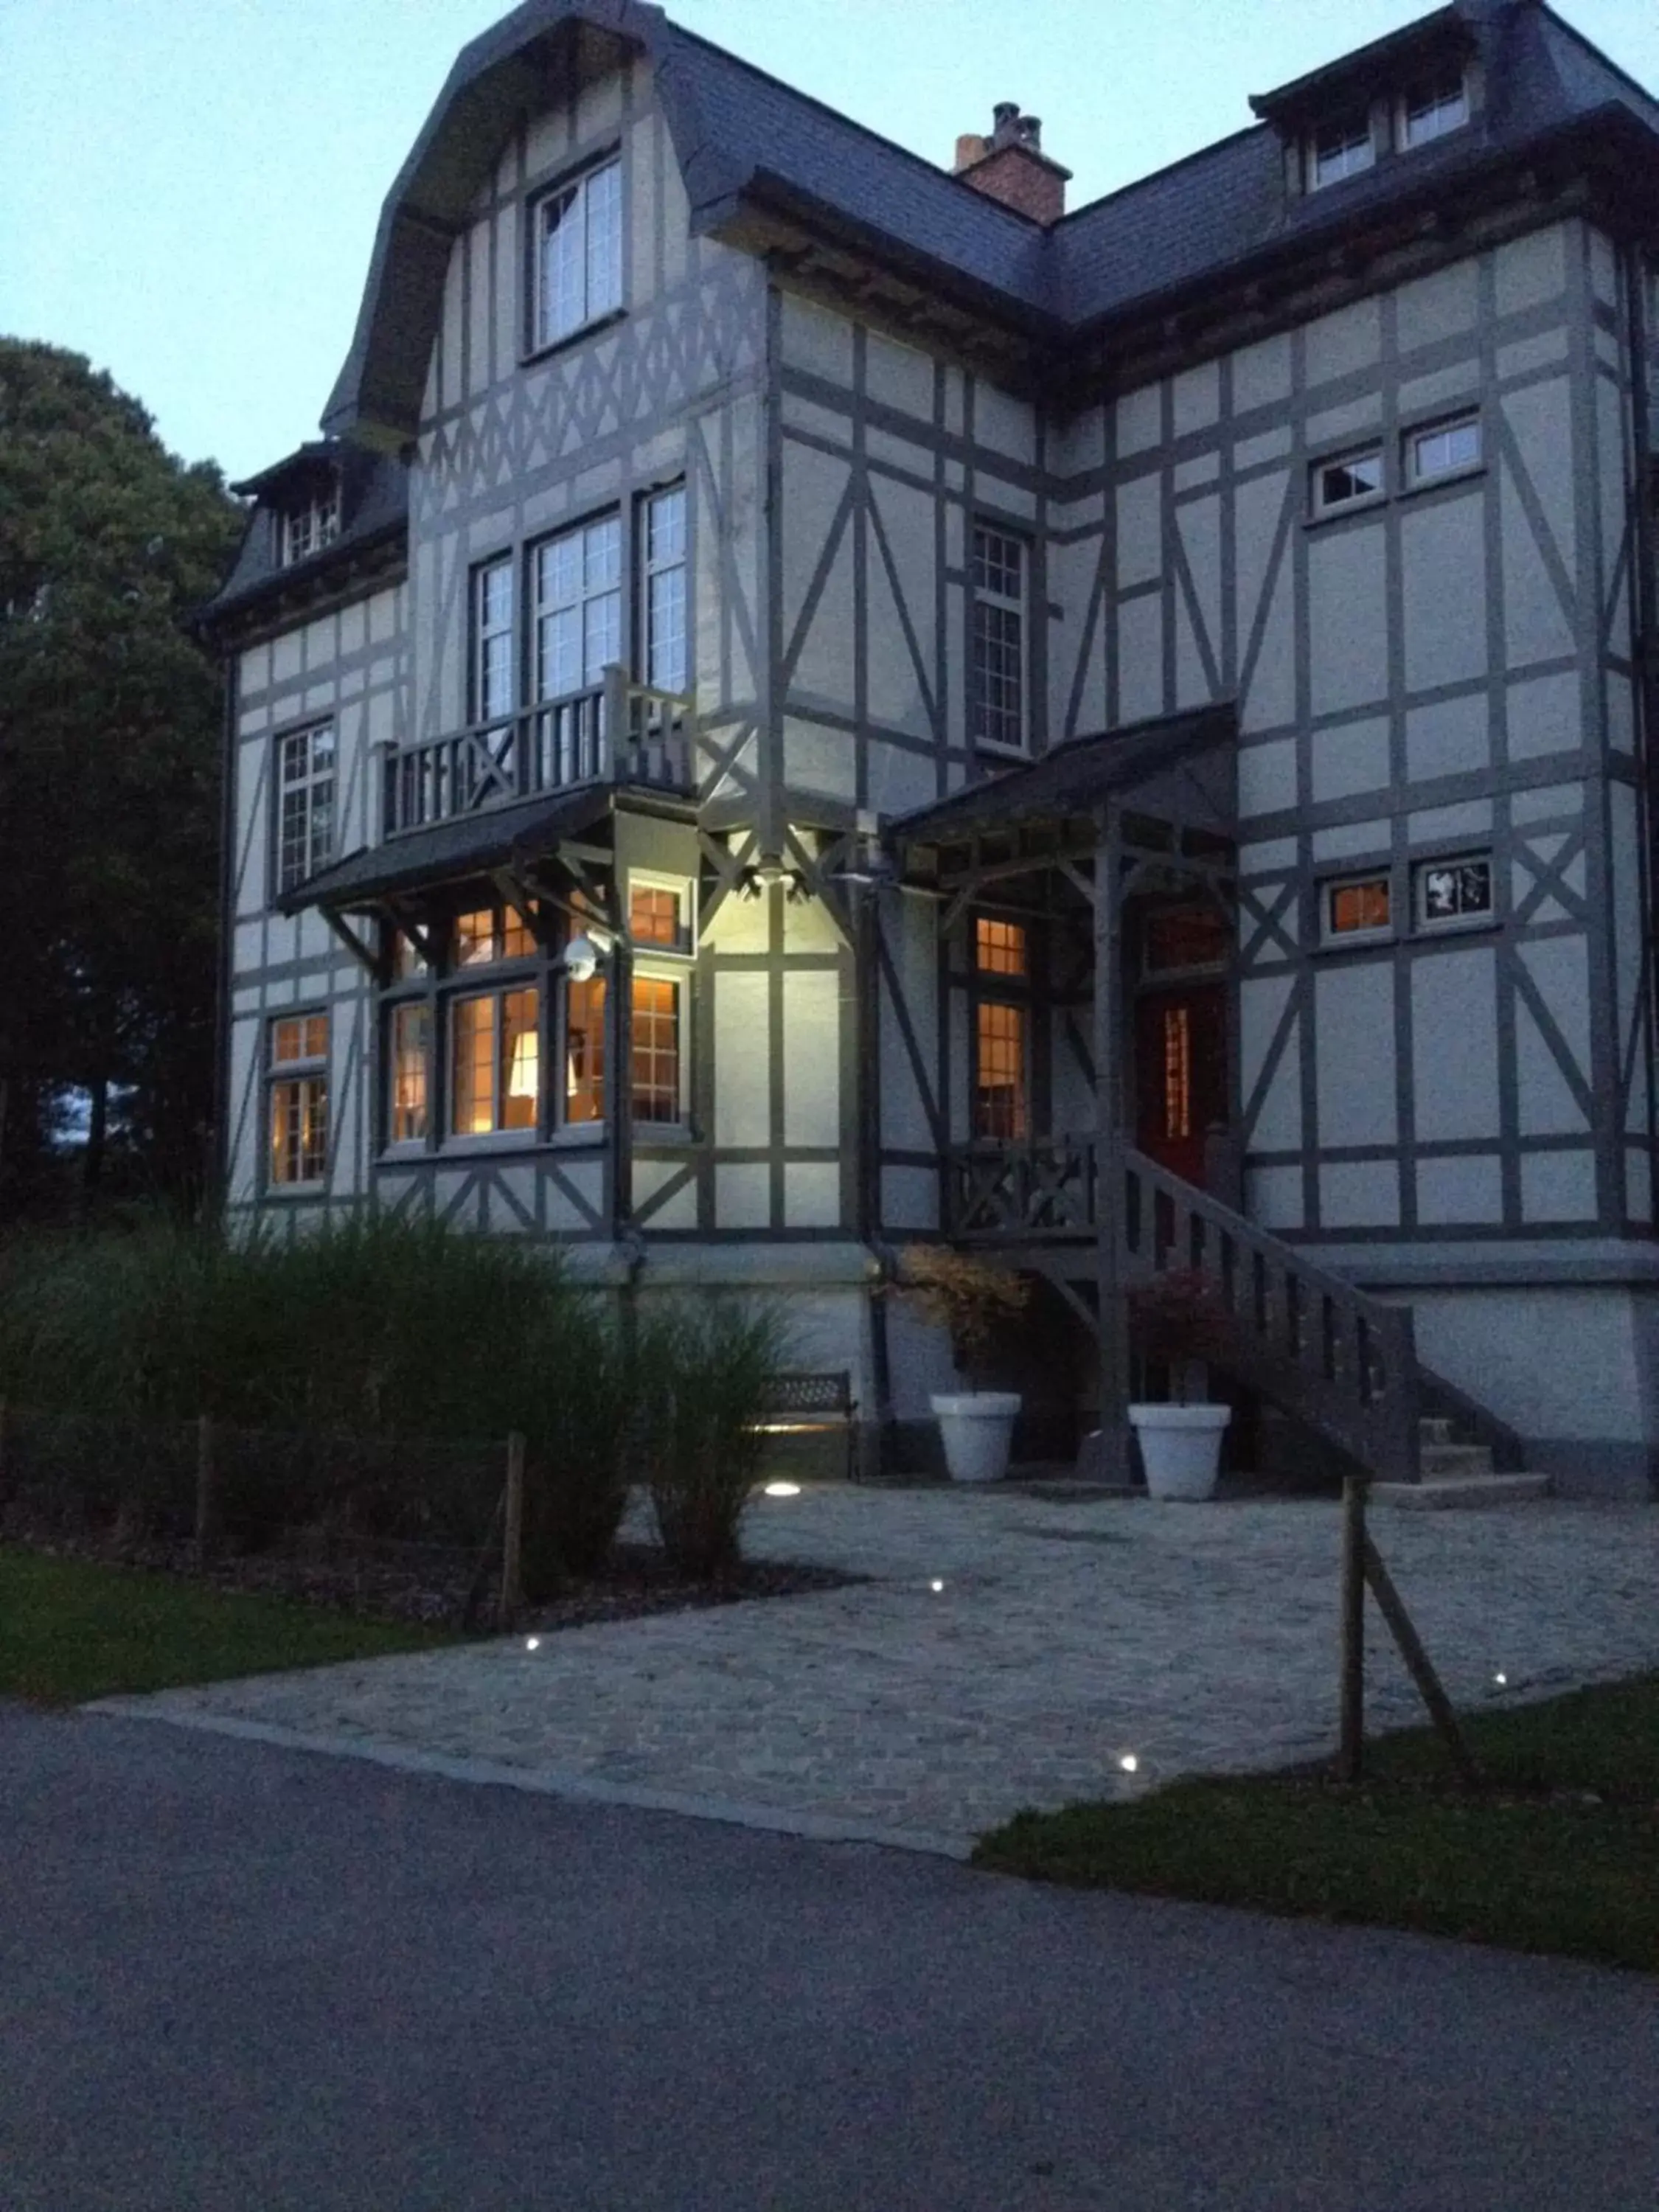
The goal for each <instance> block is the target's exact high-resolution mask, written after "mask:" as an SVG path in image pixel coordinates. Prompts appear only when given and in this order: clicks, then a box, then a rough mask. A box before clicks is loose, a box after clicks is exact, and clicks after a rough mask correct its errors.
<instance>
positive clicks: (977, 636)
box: [968, 522, 1029, 752]
mask: <svg viewBox="0 0 1659 2212" xmlns="http://www.w3.org/2000/svg"><path fill="white" fill-rule="evenodd" d="M1028 550H1029V549H1028V548H1027V546H1026V544H1025V541H1024V538H1017V537H1016V536H1015V535H1014V533H1013V532H1012V531H1008V530H1002V529H1000V528H998V527H997V526H996V525H995V524H994V523H988V522H976V523H975V525H974V532H973V546H972V560H971V566H970V573H969V580H970V585H971V592H970V600H969V668H968V678H969V680H968V711H969V732H970V735H971V737H972V739H973V742H974V744H976V745H996V746H999V747H1000V748H1001V749H1002V750H1005V751H1012V752H1024V751H1025V750H1026V749H1027V745H1028V742H1029V733H1028V731H1027V728H1026V721H1027V715H1026V636H1025V601H1026V580H1027V573H1028V568H1029V562H1028Z"/></svg>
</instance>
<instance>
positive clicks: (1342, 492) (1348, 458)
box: [1312, 446, 1383, 514]
mask: <svg viewBox="0 0 1659 2212" xmlns="http://www.w3.org/2000/svg"><path fill="white" fill-rule="evenodd" d="M1312 489H1313V511H1314V513H1316V514H1334V513H1335V512H1336V511H1337V509H1338V508H1339V507H1353V506H1355V505H1357V504H1358V501H1361V500H1367V499H1376V498H1378V497H1380V495H1381V494H1382V490H1383V448H1382V447H1381V446H1366V447H1363V448H1362V449H1361V450H1360V451H1359V452H1358V453H1339V454H1338V455H1337V456H1336V457H1335V459H1333V460H1328V461H1316V462H1315V463H1314V465H1313V471H1312Z"/></svg>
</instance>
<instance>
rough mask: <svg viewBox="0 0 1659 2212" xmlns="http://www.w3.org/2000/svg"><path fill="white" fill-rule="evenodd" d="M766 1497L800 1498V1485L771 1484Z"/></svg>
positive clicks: (788, 1483) (768, 1486)
mask: <svg viewBox="0 0 1659 2212" xmlns="http://www.w3.org/2000/svg"><path fill="white" fill-rule="evenodd" d="M766 1495H767V1496H768V1497H769V1498H799V1496H800V1485H799V1483H798V1482H769V1483H768V1484H767V1486H766Z"/></svg>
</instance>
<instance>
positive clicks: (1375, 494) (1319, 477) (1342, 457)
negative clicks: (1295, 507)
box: [1308, 438, 1389, 522]
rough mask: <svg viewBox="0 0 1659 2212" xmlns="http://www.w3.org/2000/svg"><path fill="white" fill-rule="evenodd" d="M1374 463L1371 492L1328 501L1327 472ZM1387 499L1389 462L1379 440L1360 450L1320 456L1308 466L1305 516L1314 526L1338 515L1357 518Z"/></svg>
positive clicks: (1346, 447) (1346, 450) (1354, 447)
mask: <svg viewBox="0 0 1659 2212" xmlns="http://www.w3.org/2000/svg"><path fill="white" fill-rule="evenodd" d="M1371 459H1375V460H1376V469H1377V477H1378V481H1377V484H1376V489H1374V490H1371V491H1357V492H1354V493H1352V494H1351V495H1349V496H1348V497H1347V498H1346V499H1328V498H1327V497H1326V495H1325V481H1324V480H1325V472H1326V471H1327V470H1328V469H1339V468H1344V467H1349V466H1352V465H1353V464H1354V463H1356V462H1359V461H1367V460H1371ZM1388 496H1389V460H1388V453H1387V449H1386V447H1384V444H1383V440H1382V439H1381V438H1372V439H1370V440H1368V441H1366V442H1365V443H1364V445H1360V446H1344V447H1340V448H1339V449H1338V450H1337V451H1336V452H1335V453H1322V454H1320V455H1318V456H1317V457H1316V459H1312V460H1310V462H1309V463H1308V516H1309V520H1310V521H1313V522H1323V521H1325V520H1328V518H1330V517H1333V516H1335V515H1339V514H1357V513H1361V512H1362V511H1363V510H1364V509H1366V508H1369V507H1381V506H1382V505H1383V502H1384V501H1386V500H1387V498H1388Z"/></svg>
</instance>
